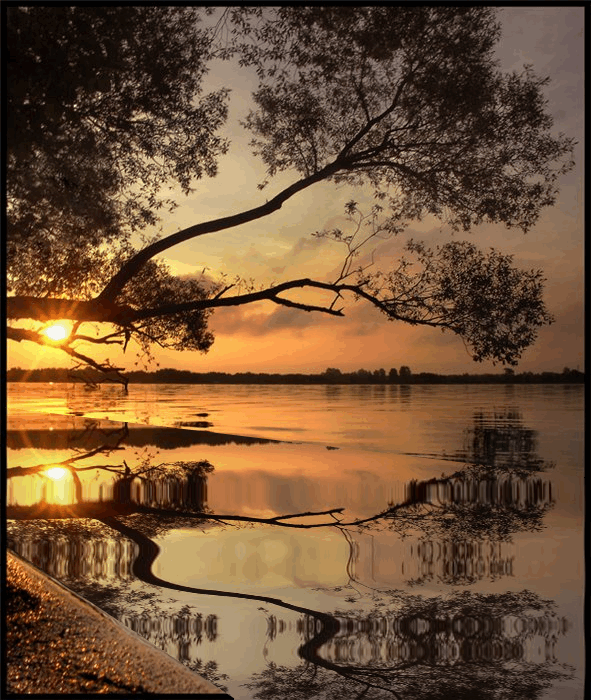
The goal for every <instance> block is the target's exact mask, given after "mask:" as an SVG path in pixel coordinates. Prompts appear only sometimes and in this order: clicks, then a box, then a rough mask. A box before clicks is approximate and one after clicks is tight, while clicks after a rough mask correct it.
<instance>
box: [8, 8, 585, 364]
mask: <svg viewBox="0 0 591 700" xmlns="http://www.w3.org/2000/svg"><path fill="white" fill-rule="evenodd" d="M500 12H501V18H502V21H503V26H504V36H503V38H502V40H501V43H500V46H499V51H498V56H499V59H500V61H501V64H502V67H503V68H504V69H508V70H510V69H521V68H522V67H523V65H524V64H526V63H530V64H533V66H534V70H535V71H536V73H537V74H539V75H549V76H550V77H551V79H552V82H551V84H550V85H549V86H548V87H547V88H546V94H547V97H548V100H549V109H550V111H551V113H552V114H553V115H554V118H555V130H556V132H559V131H562V132H565V133H566V134H568V135H569V136H574V137H575V138H576V139H577V140H578V145H577V150H576V153H575V158H576V160H577V165H576V167H575V169H574V170H573V171H572V172H571V173H569V174H568V175H567V176H565V177H564V178H563V180H562V182H561V194H560V198H559V200H558V203H557V205H556V206H555V207H554V208H552V209H547V210H545V211H544V212H543V215H542V217H541V218H540V220H539V222H538V224H537V225H536V227H535V228H534V229H532V230H531V231H530V232H529V233H528V234H527V235H525V236H524V235H523V234H522V233H521V232H519V231H509V230H506V229H505V228H504V227H502V226H492V225H486V226H481V227H479V228H478V229H476V230H475V231H474V232H473V233H471V234H469V235H468V236H462V237H466V238H467V239H468V240H471V241H473V242H474V243H476V244H477V245H480V246H481V247H483V248H488V247H491V246H494V247H495V248H498V249H500V250H501V251H502V252H503V253H511V254H514V255H515V261H516V262H517V263H518V264H520V265H522V266H524V267H527V268H541V269H543V270H544V274H545V277H546V278H547V292H546V300H547V304H548V307H549V309H550V311H551V313H553V314H554V316H555V317H556V322H555V323H554V324H553V325H552V326H550V327H546V328H544V329H542V331H541V333H540V337H539V339H538V342H537V343H536V344H535V345H534V346H533V347H532V348H530V349H529V350H528V351H527V352H526V353H525V355H524V357H523V359H522V361H521V362H520V364H519V367H518V371H544V370H554V371H561V370H562V369H563V367H565V366H569V367H573V368H575V367H579V368H580V369H584V360H583V255H584V249H583V213H582V209H583V204H582V191H583V185H582V178H583V175H582V173H583V169H582V162H583V119H584V108H583V101H584V97H583V90H584V81H583V56H584V51H583V26H584V17H583V12H584V11H583V8H581V7H536V6H529V7H511V8H503V9H501V10H500ZM220 85H229V86H230V87H232V88H233V92H232V100H231V103H230V121H229V122H228V125H227V126H226V132H227V134H228V135H229V136H230V137H231V138H232V141H233V145H232V148H231V149H230V152H229V153H228V154H227V155H226V156H225V157H224V158H222V159H221V161H220V172H219V174H218V176H217V177H216V178H214V179H212V180H204V181H201V182H199V183H197V184H196V187H195V192H194V194H192V195H191V196H190V197H189V198H182V199H181V198H180V197H179V199H178V201H179V204H180V206H179V208H178V209H177V210H176V211H175V212H173V214H172V215H170V217H169V218H167V219H166V220H165V221H163V222H162V228H163V233H164V234H169V233H173V232H174V231H176V230H179V229H180V228H184V227H185V226H188V225H190V224H194V223H197V222H199V221H204V220H208V219H213V218H218V217H220V216H224V215H227V214H234V213H237V212H239V211H242V210H244V209H247V208H251V207H253V206H256V205H257V204H259V203H261V202H263V201H264V200H265V199H268V198H271V197H272V196H273V195H274V194H276V193H277V192H279V191H280V190H281V189H282V188H283V187H285V186H286V185H288V184H290V183H291V182H293V181H294V180H296V179H298V176H297V175H296V174H286V173H283V174H282V175H281V176H280V177H277V178H275V179H274V180H273V181H272V182H271V183H270V185H269V186H268V187H267V188H266V189H265V190H263V191H262V192H260V191H259V190H258V189H257V187H256V185H257V183H259V182H261V181H262V180H263V179H264V168H263V166H262V165H261V164H260V162H258V161H257V160H256V159H255V158H254V157H253V156H252V155H251V154H250V150H249V148H248V140H249V136H248V134H247V133H245V132H244V130H242V129H241V127H240V126H239V125H238V120H239V119H241V118H243V117H244V116H245V114H246V112H247V111H248V100H249V87H251V88H252V87H254V81H253V79H252V76H251V75H250V74H249V73H248V72H247V71H246V70H244V69H239V68H237V67H235V66H230V65H228V64H223V65H221V66H216V67H214V70H212V72H211V74H210V76H209V85H208V88H209V87H216V86H220ZM351 198H354V199H356V200H357V201H360V202H362V201H363V199H364V193H363V192H359V191H355V190H351V189H350V188H347V187H340V188H337V187H335V186H334V185H330V184H327V183H322V184H320V185H316V186H314V187H312V188H310V189H309V190H307V191H305V192H303V193H300V194H299V195H297V196H296V197H295V198H293V199H291V200H290V201H288V202H287V203H286V204H285V205H284V206H283V208H282V209H281V210H280V211H279V212H276V213H275V214H273V215H272V216H269V217H267V218H265V219H261V220H259V221H256V222H252V223H251V224H248V225H244V226H241V227H238V228H235V229H232V230H229V231H222V232H219V233H216V234H211V235H209V236H205V237H202V238H199V239H197V240H195V241H189V242H186V243H184V244H182V245H179V246H177V247H176V248H173V249H171V250H169V251H167V252H166V255H165V256H164V257H165V259H166V260H167V261H168V262H169V264H170V266H171V268H172V269H173V271H175V272H176V273H177V274H195V273H199V272H201V270H203V268H207V269H208V274H212V275H215V274H216V273H219V272H225V273H227V274H228V275H229V277H230V278H232V277H233V276H234V275H237V274H239V275H240V276H242V277H244V278H250V277H253V278H255V279H256V280H257V282H260V283H271V282H280V281H284V280H288V279H294V278H299V277H304V276H313V277H315V278H317V279H323V280H324V279H330V278H331V276H333V277H334V272H335V270H336V269H337V268H338V267H340V265H339V262H340V261H341V260H342V251H341V250H340V249H339V247H338V246H336V245H335V244H334V243H331V242H330V241H322V240H319V239H315V238H313V237H311V236H310V233H311V232H314V231H318V230H321V229H323V228H325V227H330V226H333V227H334V226H335V225H337V222H339V225H341V226H342V225H343V224H344V219H343V217H342V213H343V207H344V204H345V202H346V201H348V200H349V199H351ZM368 201H369V200H368ZM449 235H450V234H449V231H448V230H447V229H446V228H442V227H441V226H440V224H439V223H438V222H437V221H435V220H425V221H423V222H415V223H413V224H411V226H409V228H408V231H407V232H406V233H405V234H403V236H402V237H401V238H400V239H399V240H397V241H387V242H384V243H383V244H382V245H381V246H379V248H378V251H377V255H376V261H378V262H379V263H380V265H384V264H385V263H387V261H388V259H389V258H390V257H392V256H394V255H395V248H394V244H395V245H396V247H397V248H398V249H399V247H400V246H401V245H402V244H403V243H404V241H405V240H406V239H407V238H409V237H412V238H414V239H415V240H424V241H425V242H426V243H428V244H431V245H433V244H436V243H440V242H443V241H445V240H449ZM211 328H212V330H213V331H214V333H215V336H216V341H215V343H214V345H213V347H212V349H211V350H210V351H209V353H207V354H206V355H201V354H199V353H189V352H186V353H181V352H173V351H159V352H157V353H155V354H156V358H157V360H158V361H159V362H160V365H161V366H163V367H175V368H178V369H189V370H193V371H196V372H208V371H227V372H236V371H253V372H318V371H323V370H324V369H326V368H327V367H339V368H340V369H342V370H343V371H351V370H356V369H359V368H362V367H363V368H366V369H370V370H373V369H377V368H380V367H384V368H385V369H386V370H388V369H389V368H390V367H400V365H403V364H405V365H409V366H410V367H411V369H412V370H413V371H414V372H420V371H436V372H442V373H452V372H471V373H476V372H484V371H489V370H491V369H493V367H492V363H481V364H476V363H474V362H473V361H472V360H471V358H470V356H469V355H468V353H467V352H466V350H465V349H464V346H463V343H462V341H461V340H460V339H459V338H458V337H457V336H453V335H451V334H442V333H441V332H440V331H438V330H435V329H426V328H416V327H414V328H413V327H409V326H406V325H404V324H401V323H391V322H388V321H386V319H385V317H383V316H382V315H381V314H379V312H377V311H375V310H373V309H372V308H370V307H368V305H365V304H362V303H361V302H359V303H357V304H354V303H353V301H352V300H350V302H349V303H348V304H347V307H346V318H332V317H328V316H325V315H322V314H310V313H305V312H302V311H297V310H293V309H287V308H285V307H276V306H275V305H273V304H272V303H271V302H262V303H260V304H257V305H253V306H250V307H240V308H233V309H224V310H219V311H216V313H215V314H214V316H213V317H212V321H211ZM8 351H9V355H8V366H9V367H12V366H21V367H35V366H46V367H47V366H67V364H68V362H67V360H66V361H65V362H64V360H63V359H62V355H63V353H59V352H57V351H55V350H49V349H43V348H40V347H38V346H34V345H31V346H30V347H27V344H26V343H21V344H17V343H11V344H9V348H8ZM110 357H111V358H112V359H113V361H114V362H116V363H117V364H120V365H121V366H125V367H127V369H134V362H135V361H136V357H135V355H134V352H133V351H131V350H129V349H128V353H127V355H126V356H118V355H117V353H112V352H111V354H110ZM153 368H155V367H153ZM496 371H502V370H501V368H500V367H498V366H497V368H496Z"/></svg>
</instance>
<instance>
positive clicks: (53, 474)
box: [45, 467, 68, 481]
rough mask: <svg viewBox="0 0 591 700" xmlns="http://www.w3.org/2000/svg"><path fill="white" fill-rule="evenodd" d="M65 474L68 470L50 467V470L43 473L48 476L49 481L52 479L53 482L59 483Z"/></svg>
mask: <svg viewBox="0 0 591 700" xmlns="http://www.w3.org/2000/svg"><path fill="white" fill-rule="evenodd" d="M67 473H68V470H67V469H64V468H63V467H51V469H47V470H46V471H45V475H46V476H48V477H49V478H50V479H53V480H54V481H59V480H60V479H63V478H64V477H65V476H66V474H67Z"/></svg>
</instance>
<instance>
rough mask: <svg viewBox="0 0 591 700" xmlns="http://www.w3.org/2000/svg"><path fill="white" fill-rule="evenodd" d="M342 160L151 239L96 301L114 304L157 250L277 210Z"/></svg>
mask: <svg viewBox="0 0 591 700" xmlns="http://www.w3.org/2000/svg"><path fill="white" fill-rule="evenodd" d="M342 160H343V159H340V158H339V159H337V160H335V161H333V162H332V163H329V164H328V165H326V166H325V167H324V168H322V169H321V170H319V171H318V172H316V173H312V175H310V176H308V177H306V178H303V179H302V180H298V181H297V182H294V183H293V184H292V185H290V186H289V187H286V188H285V189H284V190H283V191H281V192H280V193H279V194H277V195H276V196H275V197H273V199H270V200H269V201H268V202H266V203H265V204H262V205H261V206H258V207H254V208H253V209H249V210H247V211H245V212H241V213H240V214H234V215H232V216H226V217H222V218H221V219H214V220H213V221H206V222H204V223H201V224H195V225H194V226H189V227H187V228H185V229H182V230H181V231H178V232H177V233H173V234H171V235H170V236H166V238H162V239H161V240H159V241H156V242H155V243H152V244H151V245H149V246H147V247H146V248H144V249H143V250H140V251H139V252H138V253H136V254H135V255H134V256H133V257H131V258H130V259H129V260H128V261H127V262H126V263H125V264H124V265H123V266H122V267H121V269H120V270H119V272H117V273H116V274H115V275H114V276H113V277H112V278H111V280H110V281H109V282H108V284H107V286H106V287H105V288H104V289H103V291H102V292H101V293H100V294H99V296H98V297H97V298H96V301H100V302H101V303H105V302H106V303H109V304H113V303H114V302H115V299H116V298H117V297H118V296H119V294H120V292H121V290H122V289H123V287H124V286H125V285H126V284H127V282H129V280H130V279H131V278H132V277H133V276H134V275H135V274H136V273H137V272H138V270H140V268H141V267H142V266H143V265H144V263H146V262H147V261H148V260H150V259H151V258H153V257H154V256H155V255H158V253H162V252H163V251H165V250H168V249H169V248H172V247H173V246H175V245H178V244H179V243H183V242H184V241H188V240H190V239H191V238H197V237H198V236H203V235H205V234H207V233H214V232H216V231H223V230H225V229H228V228H233V227H235V226H240V225H241V224H245V223H248V222H250V221H255V220H256V219H260V218H262V217H263V216H268V215H269V214H272V213H273V212H275V211H278V210H279V209H281V206H282V205H283V203H284V202H286V201H287V200H288V199H289V198H290V197H293V196H294V195H295V194H297V193H298V192H301V191H302V190H304V189H306V188H307V187H310V185H313V184H315V183H316V182H321V181H322V180H325V179H326V178H328V177H330V176H331V175H334V174H335V173H336V172H338V171H339V170H340V169H341V168H342V167H343V163H342Z"/></svg>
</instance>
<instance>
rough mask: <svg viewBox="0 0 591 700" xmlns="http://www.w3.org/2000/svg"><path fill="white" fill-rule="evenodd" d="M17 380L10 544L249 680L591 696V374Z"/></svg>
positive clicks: (152, 631) (103, 602)
mask: <svg viewBox="0 0 591 700" xmlns="http://www.w3.org/2000/svg"><path fill="white" fill-rule="evenodd" d="M8 402H9V403H8V405H9V424H8V432H7V434H6V439H7V446H8V456H9V468H11V469H14V468H16V471H14V472H9V477H10V478H9V481H8V516H9V518H10V520H9V527H8V535H9V542H10V545H11V546H12V548H13V549H14V550H15V551H17V552H18V553H20V554H21V555H22V556H24V557H25V558H27V559H29V560H31V561H32V562H34V563H35V564H36V565H37V566H39V567H40V568H43V569H44V570H46V571H48V573H50V574H51V575H52V576H54V577H56V578H58V579H60V580H61V581H63V582H64V583H65V584H66V585H68V586H69V587H71V588H72V589H73V590H76V591H77V592H79V593H81V594H82V595H84V596H86V597H88V598H89V599H90V600H92V601H93V602H94V603H95V604H97V605H99V606H101V607H102V608H103V609H105V610H107V611H108V612H109V613H111V614H112V615H114V616H115V617H117V618H118V619H119V620H121V621H122V622H123V623H124V624H126V625H128V626H129V627H131V628H132V629H134V630H135V631H136V632H137V633H138V634H140V635H142V636H143V637H145V638H146V639H148V640H149V641H151V642H152V643H153V644H155V645H156V646H158V647H160V648H162V649H164V650H165V651H167V652H168V653H169V654H171V655H172V656H175V657H176V658H178V659H180V660H181V661H182V662H183V663H185V664H186V665H188V666H189V667H191V668H194V669H195V670H197V671H198V672H199V673H201V674H202V675H205V676H207V677H208V678H210V679H211V680H212V681H213V682H214V683H217V684H218V685H220V686H223V687H225V688H227V690H228V692H229V693H230V695H232V696H233V697H234V698H236V700H238V699H240V700H249V699H252V700H255V699H261V700H262V699H263V698H264V699H269V700H272V699H274V698H286V699H288V700H291V699H292V698H293V699H294V700H307V699H310V700H313V699H318V700H325V699H326V700H329V699H333V698H334V699H336V698H339V700H342V698H356V697H359V698H361V697H363V698H364V700H382V699H384V700H385V699H386V698H398V697H400V698H405V700H411V699H412V700H414V699H416V700H427V698H428V699H429V700H433V699H435V698H437V699H440V700H444V699H445V698H454V699H455V698H460V697H468V698H470V699H471V700H472V699H474V700H478V699H482V700H485V699H486V700H489V699H490V700H493V699H494V700H500V699H501V698H502V699H503V700H504V699H506V700H517V699H519V698H533V699H535V700H550V699H551V698H553V699H555V700H563V698H572V699H573V700H576V699H577V698H579V700H582V698H583V680H582V678H583V658H584V648H583V644H584V641H583V629H582V619H583V587H584V579H583V576H584V566H583V505H584V504H583V495H582V494H583V477H584V467H583V464H584V462H583V442H584V441H583V388H582V387H581V386H568V385H567V386H555V385H532V386H510V385H507V386H252V385H241V386H229V385H221V386H219V385H218V386H216V385H194V386H185V385H163V386H158V385H144V386H142V385H140V386H131V387H130V392H129V394H128V395H127V396H126V395H123V394H122V393H121V392H120V389H119V388H118V387H103V388H102V389H100V390H97V391H85V390H84V389H82V388H81V387H71V386H66V385H61V384H55V385H39V384H11V385H9V387H8ZM188 424H192V425H188ZM68 460H69V461H68ZM47 465H53V466H54V468H55V467H56V466H57V465H61V471H51V472H50V471H48V468H47ZM328 511H332V512H328ZM319 513H320V514H319ZM302 514H304V515H302ZM288 515H289V516H295V515H297V517H288V518H283V519H281V517H280V516H288ZM72 516H74V517H72ZM270 519H275V520H273V521H272V522H269V520H270ZM262 520H266V522H261V521H262ZM304 526H305V527H304Z"/></svg>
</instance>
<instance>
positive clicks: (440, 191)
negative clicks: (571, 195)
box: [233, 6, 572, 231]
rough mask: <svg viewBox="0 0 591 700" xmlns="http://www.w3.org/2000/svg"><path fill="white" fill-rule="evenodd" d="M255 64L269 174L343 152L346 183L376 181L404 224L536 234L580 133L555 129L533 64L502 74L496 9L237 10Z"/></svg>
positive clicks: (302, 168) (259, 132)
mask: <svg viewBox="0 0 591 700" xmlns="http://www.w3.org/2000/svg"><path fill="white" fill-rule="evenodd" d="M233 15H234V17H233V18H234V20H235V21H236V22H237V25H238V29H237V30H236V33H237V35H238V39H237V42H238V46H239V49H240V51H241V60H242V62H243V63H245V64H247V65H254V66H256V68H257V70H258V73H259V76H260V79H261V81H260V85H259V88H258V90H257V91H256V92H255V93H254V100H255V103H256V106H257V108H256V109H255V110H253V111H252V112H251V113H250V115H249V116H248V118H247V120H246V125H247V126H248V128H249V129H250V130H251V131H252V132H253V133H254V134H255V137H256V138H255V139H254V141H253V144H254V146H255V148H256V149H257V152H258V153H259V154H260V155H261V156H262V158H263V160H264V161H265V163H266V164H267V166H268V172H269V175H270V176H273V175H274V174H275V173H276V172H278V171H280V170H286V169H292V168H293V169H296V170H297V171H299V172H300V173H302V174H304V175H310V174H312V173H316V172H319V171H321V170H322V169H323V168H325V167H327V166H328V165H329V164H330V163H331V162H334V161H335V160H336V161H337V162H338V161H340V162H341V167H340V169H339V171H338V172H336V173H334V174H332V175H329V178H333V179H334V180H335V181H338V182H349V183H356V184H357V183H362V182H369V183H370V184H371V185H372V186H373V187H374V188H375V191H376V194H377V195H378V196H379V197H380V198H384V199H386V200H387V201H388V203H389V206H390V210H391V211H390V215H391V218H392V221H395V222H401V221H406V220H408V219H415V218H419V219H420V218H422V217H423V216H424V215H425V214H427V213H430V214H434V215H436V216H438V217H440V218H443V219H445V220H446V221H448V223H449V224H451V226H452V227H453V228H457V229H459V228H461V229H463V230H468V229H470V228H471V227H472V226H474V225H476V224H479V223H481V222H482V221H485V220H486V221H490V222H501V223H504V224H506V225H507V226H510V227H513V226H518V227H520V228H522V229H523V230H524V231H525V230H527V229H528V228H530V227H531V225H532V224H533V223H534V222H535V220H536V219H537V216H538V214H539V210H540V208H541V207H542V206H547V205H549V204H552V203H553V202H554V199H555V194H556V180H557V178H558V176H559V175H560V174H562V173H563V172H564V171H565V170H567V169H568V168H569V167H570V161H568V160H567V161H564V157H565V155H567V154H568V153H569V152H570V148H571V146H572V142H571V140H569V139H567V138H565V137H564V136H562V135H561V136H558V137H553V136H551V135H550V128H551V125H552V119H551V117H550V116H549V115H548V114H547V113H546V102H545V100H544V97H543V93H542V88H543V86H544V85H545V84H546V83H547V80H545V79H540V78H537V77H536V76H535V75H534V74H533V72H532V71H531V70H530V69H529V68H528V69H526V70H525V71H524V72H523V73H522V74H516V73H511V74H503V73H502V72H501V71H500V70H499V68H498V66H497V65H496V62H495V59H494V54H493V49H494V45H495V43H496V41H497V40H498V38H499V35H500V25H499V23H498V22H497V20H496V15H495V11H494V10H493V9H492V8H488V7H448V6H424V7H416V6H412V7H400V6H397V7H388V6H378V7H367V6H348V7H346V8H342V7H338V8H337V7H296V8H293V7H280V8H277V9H276V10H275V11H274V12H273V13H269V12H268V11H266V10H265V9H262V8H248V9H246V10H237V11H235V12H234V13H233Z"/></svg>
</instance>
